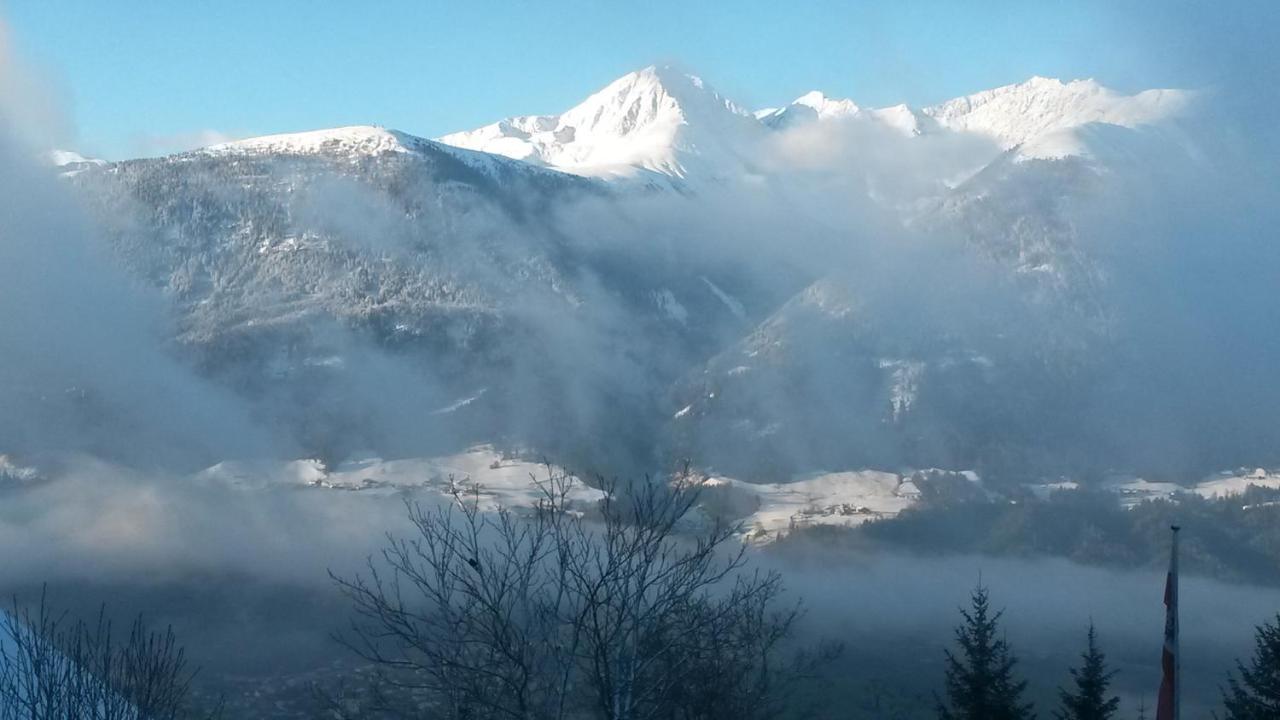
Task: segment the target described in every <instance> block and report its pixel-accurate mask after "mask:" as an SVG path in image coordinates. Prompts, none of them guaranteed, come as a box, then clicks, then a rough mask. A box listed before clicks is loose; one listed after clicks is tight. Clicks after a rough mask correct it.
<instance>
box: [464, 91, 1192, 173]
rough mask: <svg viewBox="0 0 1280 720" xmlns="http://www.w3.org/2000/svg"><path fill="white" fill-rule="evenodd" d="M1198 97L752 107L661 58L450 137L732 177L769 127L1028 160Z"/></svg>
mask: <svg viewBox="0 0 1280 720" xmlns="http://www.w3.org/2000/svg"><path fill="white" fill-rule="evenodd" d="M1191 98H1192V94H1191V93H1189V92H1187V91H1181V90H1147V91H1144V92H1140V93H1138V94H1136V95H1124V94H1121V93H1118V92H1115V91H1113V90H1110V89H1108V88H1105V87H1103V86H1102V85H1100V84H1098V83H1097V82H1096V81H1094V80H1073V81H1071V82H1066V83H1064V82H1062V81H1060V80H1054V79H1049V78H1042V77H1033V78H1031V79H1030V80H1027V81H1026V82H1023V83H1018V84H1014V85H1007V86H1004V87H1000V88H996V89H994V90H987V91H984V92H979V93H975V94H973V95H967V96H964V97H960V98H956V99H953V100H948V101H946V102H944V103H940V104H938V105H934V106H931V107H926V108H912V107H909V106H907V105H894V106H890V107H884V108H867V107H862V106H860V105H859V104H858V103H856V102H854V101H853V100H850V99H840V98H831V97H828V96H827V95H825V94H824V93H822V92H821V91H818V90H814V91H811V92H808V93H805V94H804V95H801V96H800V97H798V98H796V99H795V100H793V101H792V102H791V103H789V104H787V105H785V106H782V107H775V108H765V109H762V110H758V111H756V112H754V113H748V112H746V111H744V110H743V109H741V108H740V107H739V106H738V105H736V104H734V103H733V102H732V101H731V100H728V99H726V98H725V97H723V96H722V95H720V94H719V93H717V92H716V91H715V90H713V89H711V88H710V87H709V86H708V85H707V84H706V83H704V82H703V81H702V80H701V79H700V78H698V77H696V76H693V75H688V74H685V73H683V72H680V71H678V70H674V69H672V68H669V67H657V66H651V67H647V68H644V69H643V70H639V71H636V72H633V73H629V74H627V75H625V76H623V77H621V78H619V79H617V80H615V81H614V82H612V83H610V84H609V85H608V86H607V87H605V88H604V89H603V90H601V91H599V92H597V93H595V94H593V95H591V96H590V97H588V98H587V99H586V100H584V101H583V102H582V103H580V104H578V105H577V106H575V107H574V108H572V109H570V110H568V111H566V112H564V113H562V114H560V115H527V116H519V117H512V118H508V119H506V120H502V121H499V122H496V123H493V124H491V125H486V126H484V127H482V128H478V129H476V130H471V131H465V132H457V133H452V134H449V135H445V136H443V137H441V138H440V141H441V142H443V143H446V144H449V145H454V146H457V147H461V148H468V149H472V150H480V151H483V152H487V153H494V154H497V155H503V156H506V157H510V158H514V159H518V160H524V161H527V162H530V163H534V164H538V165H543V166H548V167H553V168H557V169H560V170H564V171H566V172H571V173H575V174H579V175H588V176H597V177H606V178H609V177H612V178H618V177H627V178H630V177H635V176H637V175H641V176H644V175H646V174H649V173H656V174H659V175H665V176H668V177H672V178H679V179H682V180H697V179H703V178H712V179H717V180H724V179H737V178H740V177H742V176H743V174H744V173H748V174H749V173H750V172H751V171H753V170H754V163H753V160H752V157H753V155H754V154H755V153H756V152H758V151H759V147H758V143H759V141H760V140H761V138H763V137H765V136H766V135H767V133H768V132H769V131H786V130H790V129H794V128H796V127H801V126H804V125H806V124H809V123H812V122H842V121H850V120H858V121H865V122H870V123H875V124H877V125H882V126H885V127H888V128H890V129H893V130H895V131H897V132H900V133H901V134H903V135H905V136H908V137H914V136H918V135H924V134H930V133H938V132H966V133H976V134H979V135H982V136H984V137H989V138H991V139H993V140H995V141H996V143H998V145H999V146H1000V147H1001V148H1004V149H1011V148H1018V154H1019V155H1020V156H1021V157H1025V158H1043V159H1053V158H1061V157H1070V156H1090V155H1091V154H1092V153H1091V150H1090V143H1089V138H1088V136H1087V134H1082V133H1081V132H1080V131H1079V129H1080V128H1086V127H1087V126H1093V125H1098V124H1102V125H1108V126H1117V127H1123V128H1138V127H1142V126H1147V125H1152V124H1156V123H1159V122H1161V121H1164V120H1167V119H1169V118H1172V117H1176V116H1177V115H1178V114H1179V113H1181V112H1182V111H1184V110H1185V109H1186V107H1187V106H1188V104H1189V103H1190V102H1191Z"/></svg>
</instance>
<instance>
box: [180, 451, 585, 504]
mask: <svg viewBox="0 0 1280 720" xmlns="http://www.w3.org/2000/svg"><path fill="white" fill-rule="evenodd" d="M546 477H547V468H546V467H545V466H543V465H541V464H539V463H535V462H529V461H525V460H516V459H510V458H504V457H503V455H502V454H501V453H499V452H497V451H496V450H494V449H493V448H492V447H490V446H488V445H481V446H476V447H473V448H470V449H468V450H466V451H464V452H461V453H457V454H454V455H447V456H442V457H428V458H405V459H396V460H387V459H384V458H380V457H372V456H371V457H365V458H361V459H357V460H350V461H347V462H344V463H342V464H341V465H338V466H337V467H335V468H333V469H328V468H326V467H325V466H324V464H323V463H321V462H320V461H319V460H313V459H304V460H294V461H290V462H279V461H259V462H222V463H218V464H217V465H214V466H213V467H210V468H208V469H206V470H203V471H201V472H200V473H197V475H196V476H195V480H196V481H197V482H200V483H205V484H217V485H225V486H228V487H232V488H239V489H244V490H256V491H262V490H271V489H289V488H293V489H300V488H307V489H314V490H342V491H351V492H378V493H397V492H405V491H417V492H421V493H426V496H427V499H430V498H431V497H432V496H434V497H435V498H436V499H437V500H438V501H440V502H445V501H447V500H448V499H449V492H450V489H451V488H454V487H456V488H459V489H462V490H464V491H465V492H466V493H467V494H468V495H470V494H471V493H473V492H474V493H476V497H477V499H478V501H479V505H480V508H481V509H483V510H486V511H492V510H497V509H498V508H499V507H507V508H521V509H523V508H530V507H533V506H534V505H535V504H536V503H537V502H538V500H539V498H540V497H541V491H540V490H539V488H538V484H537V482H535V479H537V480H544V479H546ZM602 497H604V494H603V493H602V492H601V491H599V490H597V489H594V488H591V487H588V486H587V485H585V484H583V483H576V484H575V486H574V488H573V491H572V492H571V493H570V495H569V497H568V499H569V501H570V503H571V504H577V505H587V504H591V503H594V502H596V501H598V500H600V499H601V498H602Z"/></svg>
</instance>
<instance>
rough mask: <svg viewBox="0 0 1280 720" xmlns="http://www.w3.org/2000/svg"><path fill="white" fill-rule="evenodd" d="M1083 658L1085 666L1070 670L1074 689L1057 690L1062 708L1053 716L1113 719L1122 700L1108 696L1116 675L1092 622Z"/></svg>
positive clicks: (1060, 719)
mask: <svg viewBox="0 0 1280 720" xmlns="http://www.w3.org/2000/svg"><path fill="white" fill-rule="evenodd" d="M1080 657H1081V658H1082V659H1083V660H1084V664H1082V665H1081V666H1080V667H1079V668H1078V669H1077V668H1072V669H1071V677H1072V679H1074V680H1075V685H1076V686H1075V690H1074V691H1068V690H1066V689H1063V688H1059V689H1058V696H1059V697H1060V698H1062V709H1061V710H1060V711H1058V712H1056V713H1054V716H1055V717H1057V718H1058V720H1110V718H1112V717H1114V716H1115V714H1116V709H1117V708H1118V707H1119V706H1120V698H1118V697H1115V696H1112V697H1111V698H1108V697H1107V689H1108V688H1109V687H1110V686H1111V678H1112V676H1114V675H1115V672H1114V671H1109V670H1107V656H1106V655H1105V654H1104V653H1103V652H1102V651H1101V650H1099V649H1098V634H1097V632H1096V631H1095V630H1094V627H1093V623H1089V645H1088V647H1087V648H1086V649H1085V651H1084V652H1083V653H1081V655H1080Z"/></svg>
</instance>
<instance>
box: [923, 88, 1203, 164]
mask: <svg viewBox="0 0 1280 720" xmlns="http://www.w3.org/2000/svg"><path fill="white" fill-rule="evenodd" d="M1191 99H1192V93H1190V92H1188V91H1183V90H1146V91H1144V92H1140V93H1138V94H1136V95H1123V94H1120V93H1117V92H1115V91H1114V90H1110V89H1108V88H1106V87H1103V86H1102V85H1100V84H1098V83H1097V82H1096V81H1094V80H1072V81H1071V82H1066V83H1064V82H1062V81H1061V80H1055V79H1052V78H1043V77H1033V78H1031V79H1030V80H1028V81H1026V82H1023V83H1018V84H1016V85H1006V86H1004V87H999V88H995V89H994V90H986V91H984V92H980V93H975V94H973V95H966V96H964V97H960V98H955V99H954V100H948V101H947V102H944V103H942V104H940V105H935V106H933V107H928V108H925V109H924V113H925V114H926V115H928V116H929V117H932V118H934V119H935V120H937V121H938V123H940V124H941V125H942V126H943V127H945V128H947V129H950V130H957V131H963V132H974V133H979V134H983V135H987V136H989V137H991V138H993V139H995V140H996V141H997V142H998V143H1000V145H1001V146H1002V147H1005V148H1013V147H1018V146H1022V153H1023V154H1024V155H1026V156H1030V157H1043V158H1056V157H1065V156H1068V155H1075V154H1079V153H1080V150H1081V147H1082V145H1081V142H1080V141H1079V140H1078V139H1077V138H1076V137H1075V136H1074V135H1073V134H1072V133H1071V132H1070V130H1071V129H1073V128H1079V127H1082V126H1086V125H1090V124H1093V123H1105V124H1107V125H1117V126H1120V127H1125V128H1136V127H1141V126H1144V125H1151V124H1154V123H1158V122H1160V121H1162V120H1167V119H1170V118H1173V117H1176V116H1177V115H1178V114H1179V113H1181V112H1183V111H1184V110H1185V109H1186V107H1187V106H1188V104H1189V103H1190V102H1191Z"/></svg>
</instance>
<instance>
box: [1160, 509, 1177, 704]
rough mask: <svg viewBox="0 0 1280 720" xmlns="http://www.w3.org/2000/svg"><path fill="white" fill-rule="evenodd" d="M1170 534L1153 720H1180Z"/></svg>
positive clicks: (1174, 564) (1173, 556) (1173, 551)
mask: <svg viewBox="0 0 1280 720" xmlns="http://www.w3.org/2000/svg"><path fill="white" fill-rule="evenodd" d="M1169 529H1170V530H1172V531H1173V543H1172V546H1171V547H1170V550H1169V575H1168V577H1167V578H1166V579H1165V585H1164V605H1165V616H1164V650H1163V651H1162V653H1161V658H1160V667H1161V677H1160V695H1159V702H1158V704H1157V706H1156V720H1181V717H1182V653H1181V652H1180V651H1179V648H1178V644H1179V643H1178V636H1179V635H1180V632H1179V628H1178V531H1179V530H1181V529H1182V528H1180V527H1178V526H1177V525H1171V526H1170V527H1169Z"/></svg>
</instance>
